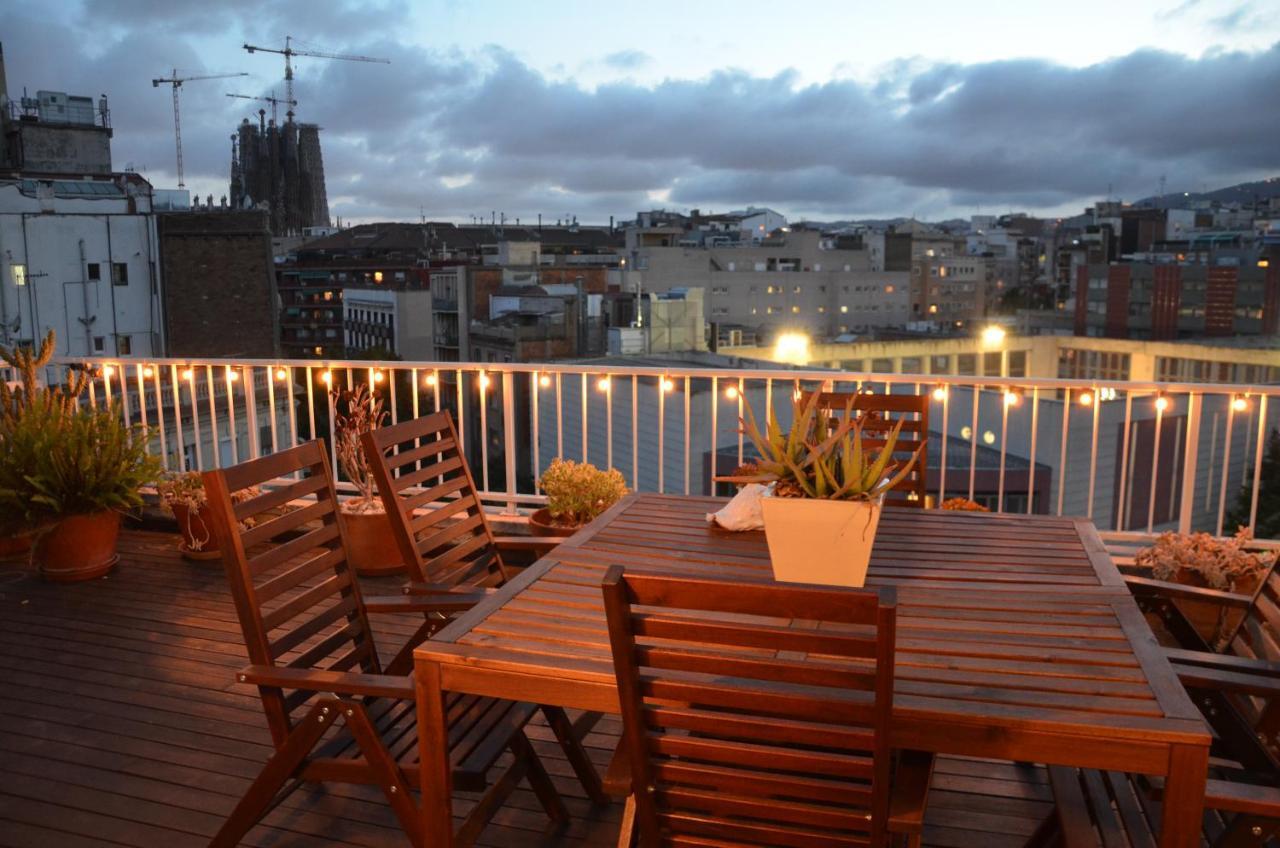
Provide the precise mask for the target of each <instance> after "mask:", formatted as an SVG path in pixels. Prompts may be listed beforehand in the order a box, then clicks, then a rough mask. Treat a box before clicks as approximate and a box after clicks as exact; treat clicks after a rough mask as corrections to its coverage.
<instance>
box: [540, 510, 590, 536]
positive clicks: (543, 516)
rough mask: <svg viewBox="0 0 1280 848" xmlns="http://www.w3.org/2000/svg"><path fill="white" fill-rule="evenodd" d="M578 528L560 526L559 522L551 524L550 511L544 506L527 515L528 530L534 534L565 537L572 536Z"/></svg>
mask: <svg viewBox="0 0 1280 848" xmlns="http://www.w3.org/2000/svg"><path fill="white" fill-rule="evenodd" d="M580 529H581V528H580V527H561V526H560V525H559V524H553V523H552V521H551V513H550V512H548V511H547V508H546V507H543V508H542V509H535V510H534V511H533V514H532V515H530V516H529V532H530V533H532V534H533V535H534V536H555V537H557V538H565V537H568V536H572V535H573V534H574V533H577V532H578V530H580Z"/></svg>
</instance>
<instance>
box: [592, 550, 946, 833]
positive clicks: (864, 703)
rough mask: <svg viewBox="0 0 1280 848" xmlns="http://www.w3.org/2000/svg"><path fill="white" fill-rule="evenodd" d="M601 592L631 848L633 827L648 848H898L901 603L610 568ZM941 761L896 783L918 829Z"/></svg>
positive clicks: (872, 595)
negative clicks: (893, 724) (626, 777)
mask: <svg viewBox="0 0 1280 848" xmlns="http://www.w3.org/2000/svg"><path fill="white" fill-rule="evenodd" d="M603 591H604V603H605V612H606V615H607V618H608V623H609V640H610V643H611V646H612V649H613V658H614V668H615V670H616V672H617V679H618V694H619V698H620V701H621V706H622V721H623V744H624V747H625V752H626V758H627V761H628V762H629V765H630V770H631V786H632V788H633V791H632V793H631V796H630V798H629V799H628V806H627V810H626V812H625V813H624V831H623V833H622V835H621V837H620V840H619V844H620V845H625V844H629V842H630V839H631V837H632V834H631V833H630V832H629V829H630V827H631V826H634V828H635V830H636V835H637V836H638V840H639V844H640V845H641V846H644V848H655V847H656V846H659V845H700V846H713V845H714V846H735V847H736V846H754V845H772V846H797V848H799V846H818V848H834V846H883V845H885V844H887V840H888V832H889V828H888V825H889V820H890V805H889V800H890V780H891V757H890V750H889V742H888V724H889V719H890V713H891V710H892V699H893V658H894V624H895V617H896V605H895V600H894V594H893V590H892V589H882V590H880V591H878V592H876V591H858V590H850V589H832V588H830V587H825V586H824V587H817V586H801V585H795V584H792V585H779V584H775V583H771V582H769V583H765V582H761V583H744V582H741V581H729V580H717V579H711V578H689V577H676V576H667V575H657V574H642V573H637V572H624V571H623V569H622V568H621V567H618V566H615V567H613V568H610V569H609V571H608V573H607V575H606V576H605V579H604V583H603ZM744 616H752V617H755V618H750V619H745V618H744ZM761 617H763V620H762V618H761ZM779 619H782V620H779ZM795 619H801V620H804V621H805V622H806V626H804V627H803V628H796V627H792V626H791V622H792V620H795ZM931 762H932V758H930V757H927V756H925V757H924V758H923V760H922V761H921V760H918V761H917V763H918V765H917V766H916V767H914V768H913V771H915V772H916V773H915V774H914V775H906V774H903V773H902V772H905V771H906V770H907V768H906V767H903V768H902V769H900V774H899V777H898V783H899V785H900V787H901V788H902V790H903V791H902V792H901V793H900V795H901V796H903V797H899V798H897V799H895V800H896V801H897V802H898V804H899V806H900V808H902V811H903V819H904V820H906V819H907V818H908V817H909V816H908V815H907V813H911V814H914V816H913V817H914V820H916V821H917V822H922V821H923V811H924V795H925V791H926V790H927V786H928V768H929V767H931ZM921 773H923V779H921V777H920V775H921ZM908 785H909V786H910V787H911V790H910V792H911V794H913V795H914V796H915V797H913V798H912V799H911V800H910V801H908V800H907V799H906V798H905V795H907V794H908V791H907V787H908ZM907 807H910V808H911V809H909V810H908V809H907ZM914 840H915V843H916V844H918V840H919V830H918V829H917V830H916V832H915V834H914Z"/></svg>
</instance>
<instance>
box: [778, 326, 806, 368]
mask: <svg viewBox="0 0 1280 848" xmlns="http://www.w3.org/2000/svg"><path fill="white" fill-rule="evenodd" d="M773 358H774V359H775V360H776V361H778V362H790V363H793V364H795V365H808V364H809V337H808V336H807V335H805V334H804V333H783V334H782V335H780V336H778V340H777V341H776V342H774V344H773Z"/></svg>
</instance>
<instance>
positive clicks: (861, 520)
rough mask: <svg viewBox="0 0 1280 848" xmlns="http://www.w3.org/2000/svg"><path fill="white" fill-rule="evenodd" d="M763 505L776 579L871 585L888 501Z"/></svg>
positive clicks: (784, 500) (793, 500)
mask: <svg viewBox="0 0 1280 848" xmlns="http://www.w3.org/2000/svg"><path fill="white" fill-rule="evenodd" d="M761 505H762V506H763V507H764V532H765V537H766V538H767V539H768V540H769V558H770V559H771V560H772V561H773V577H774V579H775V580H780V581H785V582H787V583H821V584H824V585H827V586H851V587H854V588H858V587H861V586H862V585H863V584H864V583H865V582H866V580H867V565H868V563H870V561H871V545H872V543H873V542H874V541H875V538H876V528H877V527H878V526H879V524H880V513H881V511H882V509H883V506H882V500H876V501H828V500H815V499H811V498H764V499H763V500H762V501H761Z"/></svg>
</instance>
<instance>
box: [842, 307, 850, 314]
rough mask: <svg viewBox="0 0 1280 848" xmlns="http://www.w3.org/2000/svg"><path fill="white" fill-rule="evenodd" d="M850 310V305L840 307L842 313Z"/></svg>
mask: <svg viewBox="0 0 1280 848" xmlns="http://www.w3.org/2000/svg"><path fill="white" fill-rule="evenodd" d="M848 311H849V307H847V306H842V307H840V312H841V314H844V313H847V312H848Z"/></svg>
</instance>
